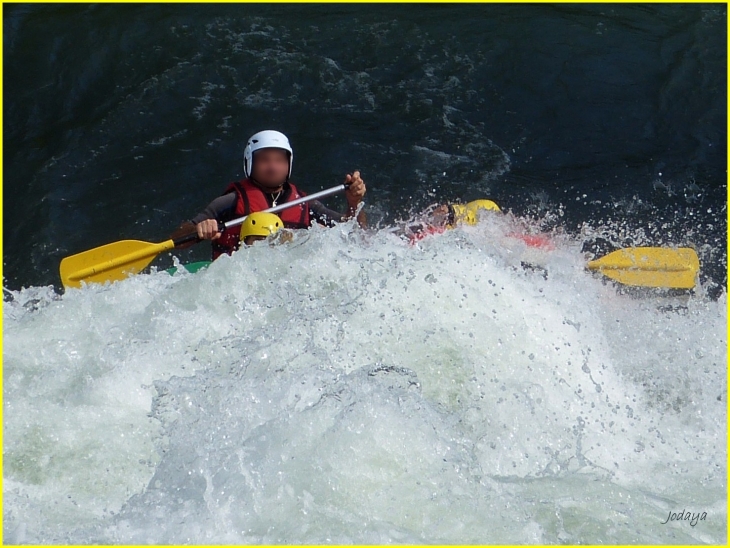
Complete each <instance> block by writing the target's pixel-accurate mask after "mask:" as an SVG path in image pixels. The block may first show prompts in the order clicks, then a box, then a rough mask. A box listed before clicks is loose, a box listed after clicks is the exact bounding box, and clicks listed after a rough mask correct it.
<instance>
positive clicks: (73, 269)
mask: <svg viewBox="0 0 730 548" xmlns="http://www.w3.org/2000/svg"><path fill="white" fill-rule="evenodd" d="M347 186H348V185H347V184H341V185H337V186H334V187H332V188H329V189H327V190H322V191H320V192H315V193H314V194H311V195H309V196H303V197H302V198H298V199H296V200H293V201H291V202H287V203H285V204H281V205H278V206H276V207H270V208H269V209H266V210H264V211H266V212H269V213H278V212H279V211H283V210H285V209H288V208H290V207H296V206H298V205H300V204H303V203H306V202H311V201H312V200H317V199H319V198H325V197H327V196H331V195H333V194H337V193H338V192H342V191H343V190H345V189H346V188H347ZM245 220H246V217H245V216H244V217H239V218H238V219H233V220H232V221H228V222H227V223H219V228H220V230H221V231H223V230H225V229H226V228H231V227H233V226H237V225H240V224H242V223H243V222H244V221H245ZM192 241H200V240H199V238H198V235H197V233H192V234H188V235H185V236H181V237H179V238H175V239H171V240H167V241H165V242H161V243H157V244H155V243H150V242H142V241H139V240H122V241H120V242H114V243H111V244H107V245H103V246H101V247H96V248H94V249H90V250H89V251H84V252H82V253H77V254H76V255H71V256H70V257H66V258H65V259H63V260H62V261H61V266H60V273H61V282H63V285H64V287H81V282H86V283H90V282H96V283H104V282H107V281H109V282H113V281H117V280H123V279H124V278H126V277H127V276H129V275H130V274H136V273H137V272H140V271H141V270H143V269H144V268H146V267H147V266H148V265H149V264H150V263H151V262H152V261H153V260H154V258H155V257H157V255H159V254H160V253H162V252H163V251H167V250H170V249H174V248H176V247H178V246H180V245H182V244H186V243H188V242H192Z"/></svg>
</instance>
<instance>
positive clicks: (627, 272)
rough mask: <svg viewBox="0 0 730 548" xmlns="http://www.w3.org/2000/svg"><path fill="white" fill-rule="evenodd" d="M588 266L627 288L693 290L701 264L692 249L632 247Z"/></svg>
mask: <svg viewBox="0 0 730 548" xmlns="http://www.w3.org/2000/svg"><path fill="white" fill-rule="evenodd" d="M586 266H587V268H588V269H589V270H594V271H598V272H600V273H601V274H603V275H604V276H607V277H609V278H611V279H612V280H616V281H617V282H621V283H622V284H626V285H637V286H642V287H666V288H672V289H692V288H693V287H694V286H695V281H696V279H697V273H698V272H699V270H700V260H699V258H698V257H697V253H695V250H694V249H692V248H689V247H680V248H678V249H668V248H662V247H630V248H627V249H619V250H618V251H614V252H613V253H609V254H608V255H606V256H605V257H601V258H600V259H596V260H595V261H591V262H589V263H588V264H587V265H586Z"/></svg>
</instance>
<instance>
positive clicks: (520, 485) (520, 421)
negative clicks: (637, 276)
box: [4, 217, 727, 544]
mask: <svg viewBox="0 0 730 548" xmlns="http://www.w3.org/2000/svg"><path fill="white" fill-rule="evenodd" d="M513 229H514V225H512V224H510V221H509V219H508V218H506V217H505V218H502V217H499V218H498V217H490V218H489V219H486V220H484V222H482V223H480V225H479V226H477V227H471V228H464V229H458V230H454V231H450V232H448V233H446V234H444V235H441V236H437V237H434V238H431V239H428V240H424V241H422V242H420V243H419V244H418V245H417V246H409V245H407V244H405V243H404V242H402V241H400V240H399V239H397V238H396V237H395V236H393V235H392V234H390V233H388V232H386V231H381V232H378V233H375V234H363V233H362V232H361V231H359V230H357V229H355V228H354V227H353V226H352V225H351V224H345V225H340V226H338V227H336V228H334V229H330V230H324V229H317V228H315V229H312V230H311V231H309V232H308V233H305V234H303V235H299V237H298V239H297V240H296V241H295V242H294V243H293V244H287V245H284V246H281V247H274V248H270V247H268V246H266V245H265V244H259V245H255V246H253V247H252V248H249V249H246V250H243V251H241V252H239V253H237V254H236V255H234V256H233V257H230V258H228V257H224V258H222V259H221V260H219V261H217V262H216V263H214V264H212V265H211V266H210V267H209V268H208V269H207V270H205V271H201V272H199V273H197V274H195V275H188V274H184V273H183V274H180V275H176V276H174V277H170V276H168V275H167V274H166V273H157V274H153V275H146V276H138V277H136V278H133V279H129V280H126V281H124V282H121V283H117V284H114V285H112V286H107V287H98V286H96V287H87V288H84V289H82V290H73V291H69V292H68V293H67V294H65V295H64V296H63V297H61V298H57V297H55V296H54V295H53V294H52V292H50V291H49V290H44V289H40V288H32V289H30V290H25V291H24V292H20V293H15V294H14V296H15V300H14V301H12V302H6V303H4V315H5V333H4V343H5V344H4V363H5V377H4V380H5V461H4V464H5V466H4V470H5V512H6V517H5V522H4V530H5V535H6V536H5V538H6V540H7V541H9V542H12V541H13V539H15V540H16V541H18V542H29V543H33V542H57V543H63V542H77V543H89V542H93V543H127V544H129V543H140V544H141V543H160V544H161V543H198V544H204V543H315V544H316V543H325V542H338V543H346V542H354V543H385V542H401V543H423V542H446V543H453V542H457V543H494V544H496V543H523V542H524V543H535V542H539V543H554V542H563V543H565V542H567V543H596V542H609V543H617V544H620V543H633V542H642V543H654V542H656V543H668V542H686V543H697V542H724V539H725V522H726V519H725V515H726V508H725V490H724V485H725V476H726V470H725V446H726V443H725V436H726V429H725V424H726V417H725V408H726V407H725V406H726V404H725V401H724V400H725V398H726V393H725V388H724V387H725V370H726V359H727V358H726V350H725V348H726V341H725V336H726V335H725V325H726V313H725V310H726V305H725V298H724V297H723V298H722V299H721V300H720V301H719V302H712V301H706V300H704V299H702V298H701V297H693V298H690V300H689V301H688V303H687V306H686V309H683V311H682V312H681V313H676V312H662V311H660V310H658V309H657V307H656V305H655V304H653V303H652V301H651V300H640V299H634V298H630V297H627V296H622V295H618V294H617V293H616V290H615V288H614V287H613V286H612V285H610V284H609V285H606V284H604V283H603V281H602V280H600V279H598V278H595V277H593V276H592V275H590V274H588V273H587V272H585V271H584V263H583V261H584V259H583V257H582V256H581V255H580V253H578V251H577V248H578V245H577V243H574V242H571V241H570V239H569V238H563V239H562V240H560V239H559V240H558V247H557V249H556V250H554V251H551V252H547V251H539V250H535V249H531V248H529V247H527V246H525V244H524V243H523V242H521V241H520V240H517V239H515V238H511V237H509V236H508V234H509V232H510V231H511V230H513ZM525 260H529V261H530V262H532V263H540V264H541V265H542V266H543V267H544V268H545V269H546V270H547V272H548V275H547V279H545V278H544V276H543V274H542V272H540V271H531V270H524V269H523V268H521V266H520V263H521V262H523V261H525ZM32 299H35V301H34V302H35V304H34V305H32V304H28V303H31V302H32ZM33 307H35V310H33V309H32V308H33ZM718 397H719V398H720V400H718ZM692 506H694V507H693V508H691V509H692V510H693V511H707V512H708V519H707V520H706V521H703V522H701V523H700V524H698V525H697V526H696V527H691V526H689V525H687V526H685V524H684V523H679V522H672V523H670V524H667V525H662V524H661V522H662V521H664V520H665V519H666V516H667V513H668V512H669V511H677V512H678V511H681V510H682V508H683V507H686V508H688V509H690V507H692Z"/></svg>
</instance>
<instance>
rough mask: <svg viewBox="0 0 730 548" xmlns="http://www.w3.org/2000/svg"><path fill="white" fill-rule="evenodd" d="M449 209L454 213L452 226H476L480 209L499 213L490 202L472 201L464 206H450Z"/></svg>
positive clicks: (497, 207) (496, 206) (495, 206)
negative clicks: (464, 224) (461, 224)
mask: <svg viewBox="0 0 730 548" xmlns="http://www.w3.org/2000/svg"><path fill="white" fill-rule="evenodd" d="M451 209H452V211H453V212H454V224H458V223H466V224H468V225H471V226H474V225H475V224H477V220H478V219H479V217H478V213H479V210H480V209H487V210H491V211H501V210H500V209H499V206H498V205H497V204H495V203H494V202H493V201H492V200H474V201H473V202H469V203H468V204H466V205H462V204H452V205H451Z"/></svg>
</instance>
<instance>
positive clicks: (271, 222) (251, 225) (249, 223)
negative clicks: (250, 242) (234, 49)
mask: <svg viewBox="0 0 730 548" xmlns="http://www.w3.org/2000/svg"><path fill="white" fill-rule="evenodd" d="M283 227H284V223H283V221H282V220H281V219H280V218H279V216H278V215H274V214H273V213H267V212H265V211H258V212H256V213H251V214H250V215H249V216H248V217H246V220H245V221H243V224H242V225H241V240H243V239H244V238H246V236H269V235H271V234H276V233H277V232H278V231H279V230H280V229H281V228H283Z"/></svg>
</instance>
